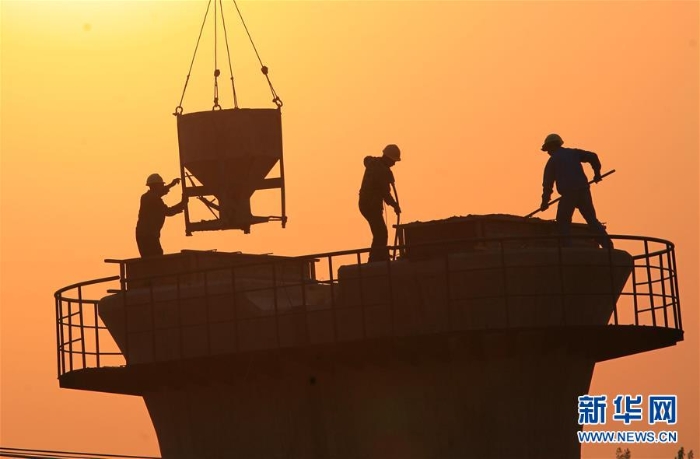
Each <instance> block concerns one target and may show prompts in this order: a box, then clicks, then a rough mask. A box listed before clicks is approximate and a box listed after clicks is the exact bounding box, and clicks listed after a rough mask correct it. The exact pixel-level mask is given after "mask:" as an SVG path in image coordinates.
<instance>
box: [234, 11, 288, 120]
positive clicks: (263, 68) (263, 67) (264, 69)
mask: <svg viewBox="0 0 700 459" xmlns="http://www.w3.org/2000/svg"><path fill="white" fill-rule="evenodd" d="M233 5H234V6H235V7H236V11H238V17H240V18H241V24H243V28H244V29H245V33H246V34H248V39H249V40H250V44H251V45H253V51H255V55H256V56H257V57H258V62H260V71H261V72H262V74H263V75H265V78H266V79H267V84H268V86H270V91H271V92H272V102H273V103H274V104H275V105H277V108H282V105H283V104H282V99H280V98H279V96H278V95H277V92H276V91H275V88H274V86H272V82H271V81H270V76H269V75H268V72H269V69H268V68H267V66H266V65H264V64H263V62H262V59H261V58H260V53H258V48H257V47H256V46H255V43H253V37H251V36H250V32H249V31H248V26H247V25H246V24H245V21H244V20H243V15H242V14H241V10H240V9H239V8H238V3H236V0H233Z"/></svg>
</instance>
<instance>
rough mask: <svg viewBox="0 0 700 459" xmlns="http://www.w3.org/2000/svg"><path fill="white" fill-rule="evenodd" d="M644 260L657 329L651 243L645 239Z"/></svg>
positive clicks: (652, 314) (652, 321) (653, 317)
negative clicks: (650, 252)
mask: <svg viewBox="0 0 700 459" xmlns="http://www.w3.org/2000/svg"><path fill="white" fill-rule="evenodd" d="M644 260H645V263H644V264H645V266H646V269H647V284H648V285H649V302H650V305H651V306H650V307H651V323H652V324H653V325H654V327H656V307H655V306H654V283H653V282H652V277H653V276H652V274H651V266H650V264H651V257H650V255H649V241H648V240H647V239H644Z"/></svg>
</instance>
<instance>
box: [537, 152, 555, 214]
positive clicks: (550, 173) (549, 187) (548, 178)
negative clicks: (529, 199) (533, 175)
mask: <svg viewBox="0 0 700 459" xmlns="http://www.w3.org/2000/svg"><path fill="white" fill-rule="evenodd" d="M555 177H556V176H555V175H554V161H552V159H551V158H550V159H549V161H547V165H546V166H545V167H544V177H543V179H542V203H541V204H540V209H541V210H547V208H548V207H549V199H550V198H551V197H552V191H553V190H554V179H555Z"/></svg>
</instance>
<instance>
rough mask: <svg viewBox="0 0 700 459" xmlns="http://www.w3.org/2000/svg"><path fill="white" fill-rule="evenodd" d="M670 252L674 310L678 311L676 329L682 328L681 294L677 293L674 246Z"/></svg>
mask: <svg viewBox="0 0 700 459" xmlns="http://www.w3.org/2000/svg"><path fill="white" fill-rule="evenodd" d="M671 253H672V254H673V257H672V259H673V272H674V276H673V283H674V284H675V289H676V310H677V311H678V329H680V330H683V320H682V316H681V296H680V294H679V290H678V273H677V272H676V266H677V265H676V250H675V248H674V249H672V250H671Z"/></svg>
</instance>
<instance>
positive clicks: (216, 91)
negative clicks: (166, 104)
mask: <svg viewBox="0 0 700 459" xmlns="http://www.w3.org/2000/svg"><path fill="white" fill-rule="evenodd" d="M211 2H212V0H209V1H208V2H207V10H206V12H205V13H204V20H203V21H202V26H201V28H200V30H199V36H198V37H197V44H196V45H195V48H194V53H193V55H192V61H191V62H190V68H189V71H188V73H187V78H186V79H185V85H184V87H183V88H182V96H181V97H180V103H179V104H178V106H177V107H175V112H174V113H173V115H176V116H177V115H181V114H182V113H183V108H182V102H183V100H184V99H185V92H186V91H187V85H188V83H189V81H190V76H191V74H192V67H193V66H194V61H195V58H196V56H197V50H198V49H199V43H200V41H201V39H202V32H203V31H204V25H205V23H206V21H207V17H208V16H209V9H210V7H211ZM216 2H217V0H214V106H213V107H212V109H213V110H216V109H221V105H219V85H218V77H219V75H220V74H221V72H220V71H219V69H218V68H217V67H218V58H217V54H218V52H217V51H218V37H217V35H218V34H217V30H218V28H217V24H216V23H217V17H218V13H217V5H216ZM218 2H219V9H220V10H221V22H222V24H223V30H224V41H225V42H226V53H227V57H228V66H229V72H230V75H231V89H232V91H233V105H234V108H238V95H237V93H236V85H235V82H234V77H233V66H232V65H231V49H230V47H229V43H228V31H227V29H226V20H225V18H224V8H223V2H222V0H218ZM233 5H234V6H235V8H236V11H237V12H238V17H239V18H240V19H241V24H242V25H243V28H244V29H245V32H246V34H247V35H248V39H249V40H250V44H251V45H252V46H253V51H255V55H256V56H257V58H258V62H259V63H260V71H261V72H262V74H263V75H264V76H265V79H266V80H267V85H268V86H269V87H270V92H271V93H272V102H273V103H274V104H275V105H276V106H277V108H282V105H283V103H282V99H280V97H279V95H278V94H277V91H275V87H274V86H273V85H272V81H271V80H270V76H269V68H268V67H267V66H266V65H265V64H263V61H262V58H261V57H260V53H259V52H258V48H257V46H255V42H253V37H252V36H251V35H250V31H249V30H248V26H247V25H246V23H245V20H244V19H243V14H242V13H241V10H240V8H239V7H238V3H236V0H233Z"/></svg>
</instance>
